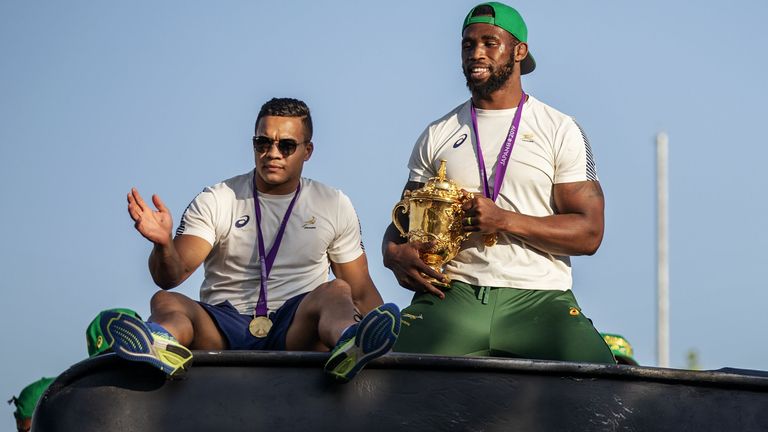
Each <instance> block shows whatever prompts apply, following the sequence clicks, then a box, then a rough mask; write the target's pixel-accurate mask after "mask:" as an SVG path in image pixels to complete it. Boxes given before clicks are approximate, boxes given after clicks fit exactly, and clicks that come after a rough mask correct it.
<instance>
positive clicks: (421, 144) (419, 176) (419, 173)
mask: <svg viewBox="0 0 768 432" xmlns="http://www.w3.org/2000/svg"><path fill="white" fill-rule="evenodd" d="M429 138H430V129H429V127H427V128H426V129H424V132H422V133H421V135H420V136H419V139H417V140H416V144H414V146H413V151H412V152H411V158H410V159H409V160H408V170H409V173H408V180H409V181H413V182H418V183H426V182H427V181H428V180H429V179H430V178H431V177H434V176H435V175H436V173H435V172H433V168H432V167H433V166H434V165H433V164H432V159H433V158H434V157H433V155H432V149H431V145H430V139H429Z"/></svg>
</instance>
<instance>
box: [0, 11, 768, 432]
mask: <svg viewBox="0 0 768 432" xmlns="http://www.w3.org/2000/svg"><path fill="white" fill-rule="evenodd" d="M473 5H474V2H470V1H437V0H433V1H421V2H405V1H393V2H377V3H373V2H349V1H338V2H309V1H284V2H269V3H267V2H258V1H251V2H246V1H242V2H237V1H228V2H217V3H216V4H213V3H210V2H202V1H191V2H190V1H184V2H182V1H168V2H148V1H138V2H122V3H116V2H87V1H70V2H52V1H41V2H24V1H16V0H5V1H3V2H0V40H1V41H2V43H0V65H1V67H0V119H2V120H0V167H1V169H0V181H1V182H2V184H3V185H4V188H3V190H2V195H1V196H2V202H3V204H2V209H3V211H2V212H0V238H2V239H3V241H4V244H5V247H3V248H2V249H1V250H0V258H1V259H0V263H2V264H0V269H2V275H3V277H2V281H0V287H1V289H2V293H3V297H4V301H3V302H2V305H1V306H0V308H1V309H2V313H0V326H2V329H3V330H2V332H0V338H2V339H0V346H2V350H3V354H2V356H0V358H1V360H0V362H2V365H3V367H4V369H5V370H6V371H7V372H6V373H5V374H3V378H2V379H0V395H5V396H9V397H10V395H12V394H15V393H17V392H18V391H19V389H20V388H21V387H22V386H24V385H25V384H27V383H28V382H31V381H32V380H34V379H37V378H39V377H40V376H43V375H45V376H49V375H55V374H57V373H59V372H61V371H63V370H65V369H66V368H67V367H68V366H69V365H71V364H73V363H75V362H77V361H79V360H81V359H82V358H84V357H85V356H86V350H85V341H84V328H85V326H86V325H87V323H88V322H89V321H90V319H91V318H92V316H93V315H94V314H95V313H96V312H97V311H99V310H100V309H103V308H107V307H112V306H124V307H131V308H134V309H136V310H137V311H139V312H140V313H141V314H142V315H145V316H146V315H148V310H149V307H148V300H149V298H150V296H151V295H152V293H153V292H154V291H155V289H156V288H155V287H154V286H153V284H152V281H151V279H150V277H149V274H148V272H147V266H146V259H147V255H148V253H149V251H150V245H149V244H148V243H147V242H146V241H145V240H144V239H143V238H141V237H140V236H139V235H138V234H137V233H136V232H135V231H134V230H133V226H132V223H131V221H130V219H129V217H128V215H127V213H126V210H125V207H126V203H125V195H126V193H127V192H128V190H129V189H130V187H131V186H136V187H138V189H139V190H140V191H141V192H142V193H144V194H145V195H146V196H148V195H150V194H151V193H158V194H160V196H161V197H162V198H163V199H164V200H165V202H166V204H167V205H168V207H169V208H170V209H171V211H172V212H173V214H174V216H175V221H178V216H180V214H181V212H182V210H183V209H184V207H185V206H186V205H187V203H188V202H189V201H190V200H191V199H192V198H193V197H194V196H195V195H196V194H197V192H199V191H200V190H201V189H202V188H203V187H204V186H206V185H209V184H212V183H215V182H217V181H219V180H222V179H225V178H228V177H230V176H232V175H235V174H239V173H243V172H246V171H248V170H250V169H251V167H252V156H251V149H250V143H249V140H250V137H251V134H252V128H253V121H254V119H255V116H256V113H257V112H258V108H259V107H260V105H261V104H262V103H263V102H264V101H266V100H267V99H269V98H271V97H273V96H290V97H297V98H300V99H303V100H305V101H306V102H307V103H308V104H309V106H310V108H311V109H312V111H313V117H314V120H315V137H314V142H315V154H314V155H313V157H312V159H311V160H310V161H309V163H308V164H307V165H306V166H305V175H307V176H309V177H313V178H315V179H318V180H320V181H322V182H324V183H327V184H330V185H333V186H336V187H338V188H341V189H343V190H344V191H345V192H346V193H347V194H348V195H349V196H350V197H351V198H352V201H353V202H354V203H355V206H356V208H357V210H358V213H359V216H360V218H361V222H362V226H363V232H364V240H365V242H366V244H367V251H368V254H369V261H370V267H371V273H372V276H373V278H374V281H375V282H376V283H377V286H378V287H379V289H380V291H381V292H382V295H383V296H384V298H385V299H386V300H389V301H395V302H397V303H398V304H400V305H401V306H405V305H407V304H408V302H409V299H410V294H409V293H408V292H407V291H405V290H403V289H402V288H399V287H398V286H397V284H396V282H395V280H394V278H393V277H392V276H391V274H390V273H389V272H388V271H387V270H386V269H384V268H383V266H382V265H381V255H380V252H379V245H380V239H381V235H382V233H383V231H384V229H385V227H386V225H387V224H388V222H389V215H390V211H391V208H392V206H393V205H394V203H395V202H397V200H398V198H399V194H400V191H401V189H402V186H403V185H404V183H405V181H406V177H407V169H406V162H407V158H408V155H409V152H410V149H411V147H412V145H413V142H414V141H415V139H416V137H417V136H418V135H419V133H420V132H421V131H422V129H423V128H424V127H425V125H426V124H427V123H428V122H430V121H431V120H433V119H435V118H437V117H440V116H442V115H443V114H444V113H446V112H447V111H449V110H450V109H452V108H453V107H455V106H456V105H458V104H459V103H461V102H462V101H464V100H466V98H467V97H468V93H467V91H466V88H465V86H464V80H463V77H462V75H461V71H460V68H459V40H460V30H461V20H462V19H463V17H464V15H465V14H466V12H467V11H468V9H469V8H470V7H471V6H473ZM512 5H513V6H516V7H518V9H519V10H520V12H521V13H522V14H523V16H524V17H525V19H526V21H527V23H528V27H529V43H530V49H531V52H532V53H534V54H535V56H536V60H537V63H538V67H537V69H536V71H535V72H534V73H533V74H532V75H530V76H526V77H525V78H524V81H523V85H524V88H525V89H526V91H527V92H529V93H531V94H533V95H534V96H536V97H537V98H539V99H540V100H542V101H544V102H546V103H548V104H550V105H552V106H554V107H556V108H557V109H559V110H561V111H563V112H566V113H568V114H571V115H573V116H574V117H575V118H576V119H577V120H578V121H579V123H580V124H581V125H582V127H583V128H584V129H585V131H586V133H587V135H588V136H589V138H590V141H591V143H592V148H593V151H594V153H595V157H596V159H597V163H598V173H599V176H600V179H601V183H602V185H603V189H604V190H605V194H606V233H605V239H604V241H603V245H602V247H601V249H600V250H599V251H598V253H597V254H596V255H595V256H592V257H584V258H576V259H575V260H574V275H575V287H574V292H575V293H576V296H577V298H578V299H579V302H580V303H581V306H582V307H583V309H584V311H585V313H586V314H587V315H588V316H590V317H591V318H592V319H593V321H594V323H595V325H596V326H597V327H598V328H599V329H600V330H603V331H611V332H616V333H621V334H623V335H625V336H626V337H627V338H628V339H629V340H630V341H631V342H632V344H633V345H634V347H635V350H636V357H637V359H638V360H639V361H640V362H641V363H642V364H646V365H653V364H654V362H655V324H654V323H655V280H656V276H655V259H656V256H655V197H654V194H655V184H654V178H655V177H654V176H655V167H654V164H655V153H654V151H655V150H654V136H655V135H656V133H657V132H659V131H661V130H664V131H666V132H667V133H668V134H669V137H670V186H669V188H670V227H669V229H670V261H671V268H670V286H671V292H672V293H671V297H670V303H671V345H672V347H671V363H672V366H674V367H684V366H685V364H686V363H685V356H686V352H687V351H688V350H689V349H696V350H697V351H698V352H699V356H700V362H701V365H702V366H703V367H705V368H711V369H717V368H720V367H726V366H728V367H741V368H752V369H768V364H767V362H766V359H768V346H766V344H765V335H764V329H765V328H767V327H768V314H765V313H764V310H763V308H764V306H765V305H766V304H768V290H767V288H768V286H767V284H766V281H765V277H764V274H763V269H764V264H763V260H764V259H765V258H766V254H765V250H766V245H768V234H766V231H765V229H764V227H765V224H764V215H765V214H766V210H768V209H767V208H766V207H767V206H768V204H766V200H765V199H764V198H763V189H764V188H765V186H766V181H765V179H764V176H763V175H762V174H761V173H762V172H763V170H764V169H765V160H766V156H768V154H767V151H766V145H765V144H766V142H765V137H763V136H762V135H761V133H762V131H763V129H764V128H765V125H766V121H765V114H766V110H765V108H764V102H765V100H766V96H768V88H767V87H768V86H766V84H765V81H764V77H763V74H764V73H763V71H764V70H765V69H766V60H765V58H764V55H762V54H760V53H763V52H764V51H765V46H766V42H768V37H766V35H765V32H764V30H763V29H762V27H763V24H764V23H763V21H764V17H765V16H766V12H768V11H767V10H766V9H768V6H766V4H765V3H764V2H758V1H739V2H735V3H732V4H730V5H728V6H726V5H724V4H723V3H722V2H714V1H679V2H666V1H649V2H643V3H636V2H634V3H633V2H605V1H592V0H588V1H581V2H549V1H536V2H534V1H521V2H518V3H514V4H512ZM200 280H201V277H200V274H199V273H198V274H195V275H194V276H193V277H192V278H190V280H188V281H187V282H186V283H185V284H184V285H183V286H182V287H181V288H180V291H181V292H183V293H186V294H188V295H190V296H195V297H196V296H197V288H198V286H199V283H200ZM11 371H13V372H11ZM8 419H10V409H9V415H8V416H6V420H8ZM6 420H3V421H6ZM10 424H11V423H10V420H8V428H10V427H11V426H10Z"/></svg>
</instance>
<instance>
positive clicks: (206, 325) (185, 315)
mask: <svg viewBox="0 0 768 432" xmlns="http://www.w3.org/2000/svg"><path fill="white" fill-rule="evenodd" d="M150 309H151V310H152V315H151V316H150V317H149V320H150V321H152V322H156V323H158V324H160V325H161V326H163V327H164V328H165V329H166V330H168V332H169V333H171V334H172V335H173V337H175V338H176V340H178V341H179V343H180V344H182V345H184V346H186V347H189V348H191V349H213V350H221V349H225V348H226V347H227V342H226V341H225V340H224V337H223V335H222V334H221V332H219V329H218V328H217V327H216V324H215V323H214V322H213V319H212V318H211V316H210V315H208V312H206V311H205V309H203V307H202V306H200V305H199V304H198V303H197V302H196V301H194V300H192V299H190V298H189V297H187V296H185V295H183V294H179V293H174V292H168V291H158V292H156V293H155V295H153V296H152V300H151V301H150Z"/></svg>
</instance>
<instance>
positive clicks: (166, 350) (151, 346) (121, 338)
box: [99, 311, 192, 377]
mask: <svg viewBox="0 0 768 432" xmlns="http://www.w3.org/2000/svg"><path fill="white" fill-rule="evenodd" d="M99 327H100V329H101V331H102V333H103V334H104V337H105V339H106V342H107V343H108V344H109V346H111V347H112V351H113V352H114V353H115V354H117V355H118V356H119V357H121V358H124V359H126V360H131V361H139V362H144V363H149V364H151V365H152V366H155V367H156V368H158V369H160V370H161V371H163V372H165V373H166V374H167V375H168V376H170V377H177V376H180V375H181V374H183V373H184V372H185V371H186V369H187V368H188V367H189V364H190V361H191V360H192V352H191V351H190V350H189V349H187V348H186V347H185V346H183V345H181V344H180V343H179V342H178V341H176V339H175V338H174V337H173V336H172V335H171V334H170V333H168V332H167V331H165V329H163V328H162V326H160V325H159V324H156V323H145V322H144V321H141V320H140V319H137V318H135V317H133V316H131V315H129V314H126V313H122V312H119V311H105V312H103V313H102V315H101V317H100V320H99Z"/></svg>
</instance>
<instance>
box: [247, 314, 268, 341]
mask: <svg viewBox="0 0 768 432" xmlns="http://www.w3.org/2000/svg"><path fill="white" fill-rule="evenodd" d="M271 328H272V321H270V320H269V318H267V317H265V316H257V317H254V318H253V319H252V320H251V323H250V324H248V331H250V332H251V334H252V335H254V336H256V337H257V338H263V337H266V336H267V333H269V329H271Z"/></svg>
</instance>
